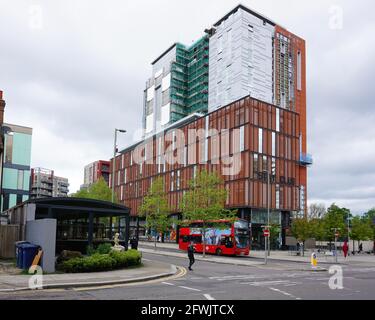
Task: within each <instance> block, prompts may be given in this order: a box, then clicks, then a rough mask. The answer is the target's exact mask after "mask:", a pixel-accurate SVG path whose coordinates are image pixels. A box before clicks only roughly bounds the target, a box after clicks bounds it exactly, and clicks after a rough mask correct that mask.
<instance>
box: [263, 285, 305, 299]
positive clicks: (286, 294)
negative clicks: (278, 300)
mask: <svg viewBox="0 0 375 320" xmlns="http://www.w3.org/2000/svg"><path fill="white" fill-rule="evenodd" d="M270 289H271V290H272V291H276V292H279V293H281V294H283V295H285V296H288V297H291V298H294V299H296V300H301V298H298V297H295V296H294V295H292V294H291V293H288V292H285V291H283V290H280V289H277V288H270Z"/></svg>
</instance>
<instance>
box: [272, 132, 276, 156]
mask: <svg viewBox="0 0 375 320" xmlns="http://www.w3.org/2000/svg"><path fill="white" fill-rule="evenodd" d="M272 156H274V157H275V156H276V133H275V132H272Z"/></svg>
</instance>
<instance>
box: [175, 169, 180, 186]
mask: <svg viewBox="0 0 375 320" xmlns="http://www.w3.org/2000/svg"><path fill="white" fill-rule="evenodd" d="M176 182H177V183H176V190H180V170H177V181H176Z"/></svg>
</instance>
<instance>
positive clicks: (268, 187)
mask: <svg viewBox="0 0 375 320" xmlns="http://www.w3.org/2000/svg"><path fill="white" fill-rule="evenodd" d="M263 173H265V174H266V175H267V227H268V228H269V230H270V229H271V227H270V200H271V195H270V173H269V171H268V170H264V171H263ZM270 232H271V231H270ZM270 238H271V235H270V236H269V237H267V255H268V256H270V247H271V246H270V245H271V243H270ZM265 241H266V240H265Z"/></svg>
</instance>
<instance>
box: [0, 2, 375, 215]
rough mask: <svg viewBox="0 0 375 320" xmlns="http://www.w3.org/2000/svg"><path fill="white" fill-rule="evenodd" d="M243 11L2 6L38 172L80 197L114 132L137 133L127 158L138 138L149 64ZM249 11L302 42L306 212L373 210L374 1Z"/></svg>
mask: <svg viewBox="0 0 375 320" xmlns="http://www.w3.org/2000/svg"><path fill="white" fill-rule="evenodd" d="M238 3H239V2H238V1H232V0H225V1H224V0H222V1H219V0H205V1H203V0H189V1H179V0H170V1H167V0H164V1H159V0H149V1H146V0H137V1H135V0H133V1H126V0H118V1H115V0H109V1H95V0H64V1H63V0H53V1H50V0H48V1H47V0H45V1H42V0H33V1H26V0H25V1H22V0H17V1H14V0H0V90H3V91H4V95H5V100H6V103H7V106H6V112H5V121H6V122H9V123H14V124H19V125H25V126H29V127H32V128H33V130H34V131H33V146H32V166H41V167H45V168H49V169H54V170H55V174H56V175H60V176H64V177H67V178H69V181H70V184H71V186H70V191H71V192H74V191H76V190H77V189H78V188H79V186H80V184H82V183H83V167H84V166H85V164H88V163H90V162H92V161H94V160H98V159H109V158H110V157H111V153H112V148H113V146H112V144H113V129H114V128H115V127H118V128H124V129H126V130H128V132H129V133H128V134H126V135H124V136H122V137H121V138H120V148H121V147H124V146H126V145H127V144H129V143H131V142H132V140H133V133H134V132H137V131H138V130H139V127H140V126H141V117H142V98H143V89H144V87H145V81H146V80H147V78H148V77H149V76H150V75H151V65H150V63H151V62H152V61H153V60H154V59H155V58H156V57H157V56H158V55H160V54H161V53H162V52H163V51H164V50H165V49H166V48H167V47H169V46H170V45H171V44H172V43H174V42H175V41H181V42H183V43H185V44H190V43H192V42H193V41H194V40H197V39H198V38H199V37H200V36H202V35H203V30H204V29H205V28H206V27H209V26H210V25H212V24H213V23H215V22H216V21H217V20H218V19H219V18H221V17H222V16H223V15H225V14H226V13H227V12H228V11H230V10H231V9H232V8H233V7H235V6H236V5H237V4H238ZM242 4H244V5H246V6H248V7H250V8H252V9H254V10H256V11H258V12H260V13H263V14H264V15H266V16H267V17H269V18H270V19H271V20H274V21H275V22H276V23H278V24H280V25H282V26H284V27H286V28H287V29H289V30H290V31H292V32H293V33H295V34H297V35H299V36H301V37H302V38H304V39H305V40H306V43H307V97H308V104H307V108H308V120H307V121H308V133H309V137H308V146H309V147H308V148H309V152H310V153H312V154H313V157H314V165H313V166H312V167H311V169H310V170H309V186H308V188H309V190H308V196H309V202H310V203H311V202H324V203H325V204H326V205H329V204H331V203H332V202H336V203H337V204H338V205H340V206H346V207H348V208H350V209H351V210H352V211H353V212H355V213H361V212H363V211H366V210H367V209H369V208H371V207H375V182H374V181H375V164H374V161H375V126H374V123H375V108H374V101H375V99H374V95H375V93H374V92H375V86H374V80H373V77H374V74H375V42H374V33H375V19H374V18H373V12H374V9H375V4H374V2H373V1H370V0H361V1H354V0H351V1H340V0H336V1H330V0H319V1H318V0H315V1H300V0H288V1H287V0H281V1H280V0H277V1H276V0H272V1H271V0H259V1H258V0H252V1H249V0H243V1H242ZM359 4H360V5H359ZM341 13H342V15H341Z"/></svg>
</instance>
